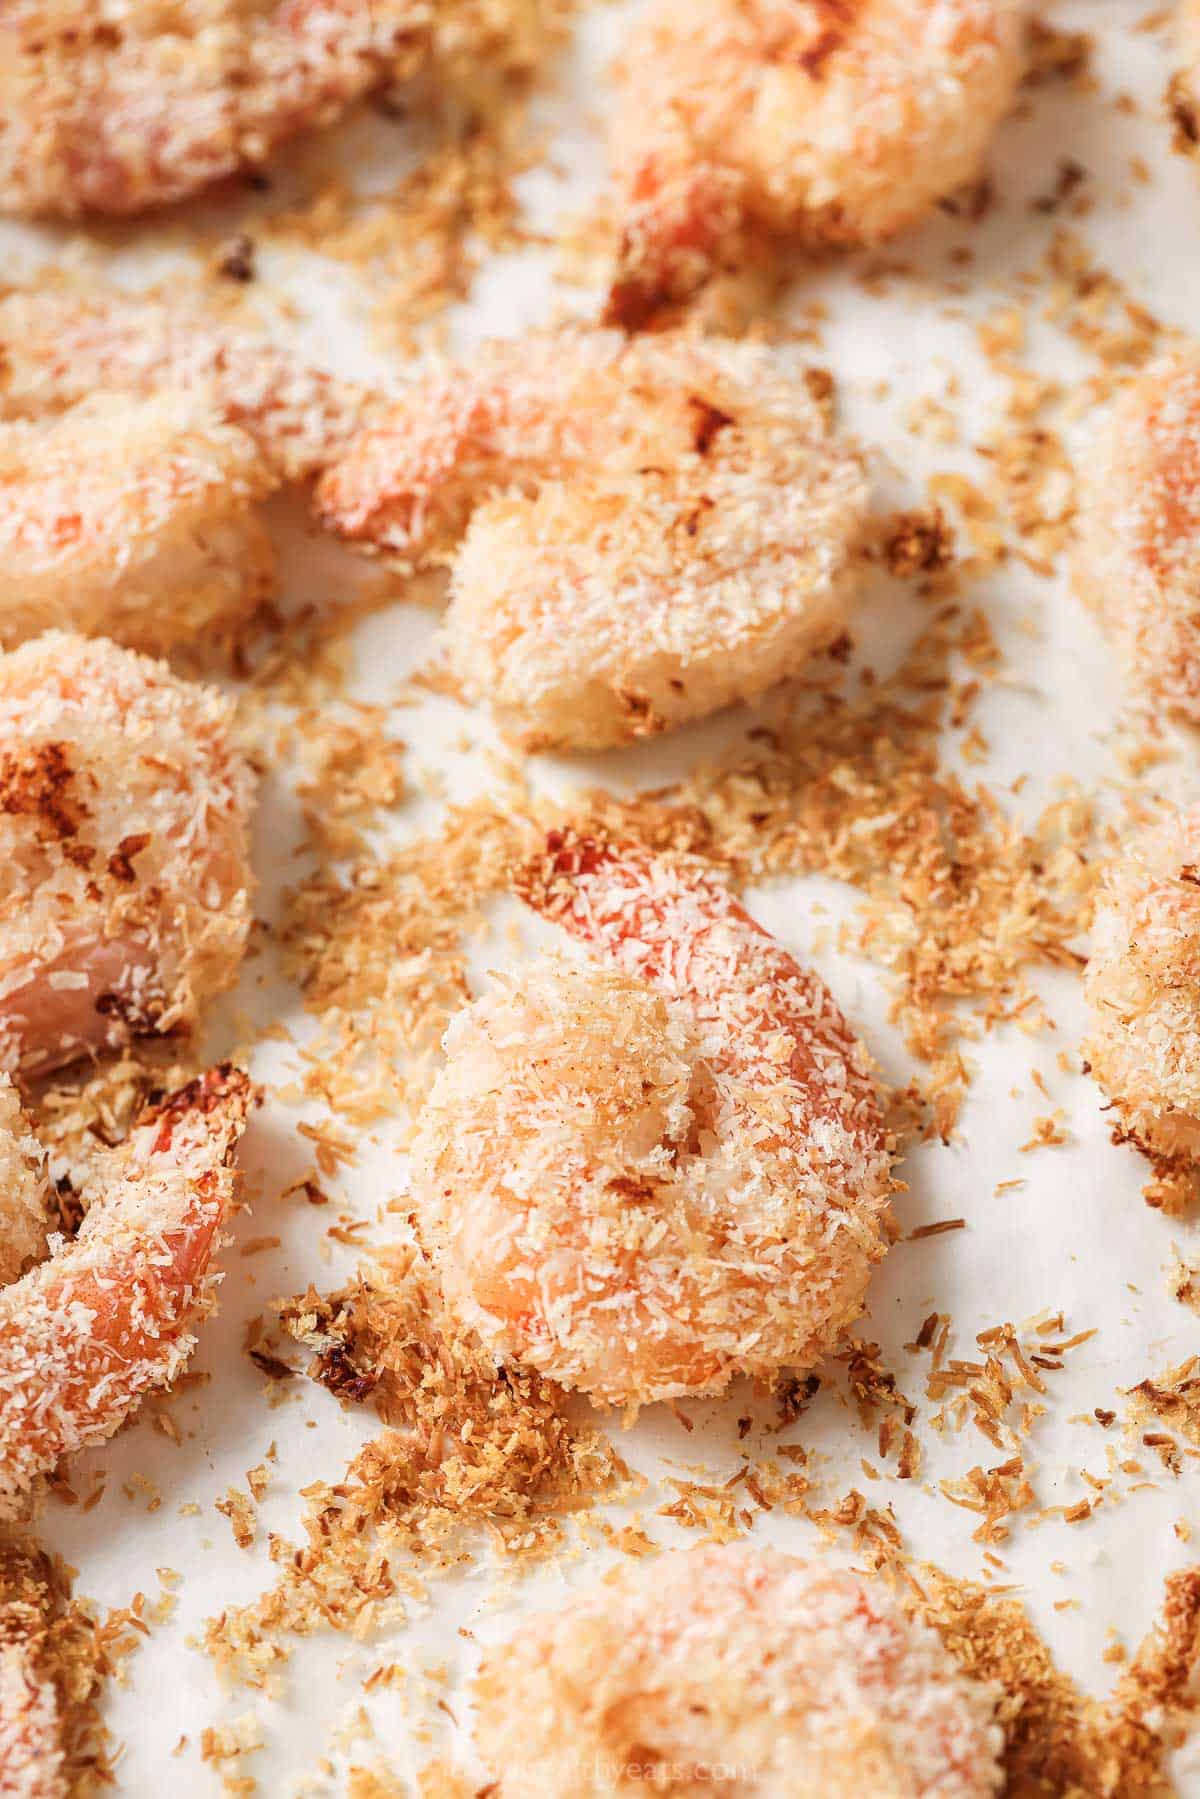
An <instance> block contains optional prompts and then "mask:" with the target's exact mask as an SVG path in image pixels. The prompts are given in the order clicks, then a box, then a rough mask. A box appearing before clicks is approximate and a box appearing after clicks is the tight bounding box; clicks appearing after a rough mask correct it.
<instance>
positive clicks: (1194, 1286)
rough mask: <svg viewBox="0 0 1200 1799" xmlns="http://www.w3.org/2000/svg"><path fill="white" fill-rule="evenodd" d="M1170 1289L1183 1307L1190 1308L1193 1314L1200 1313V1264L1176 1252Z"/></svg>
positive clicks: (1173, 1296)
mask: <svg viewBox="0 0 1200 1799" xmlns="http://www.w3.org/2000/svg"><path fill="white" fill-rule="evenodd" d="M1170 1289H1171V1295H1172V1298H1174V1299H1177V1300H1178V1301H1179V1303H1180V1305H1182V1306H1190V1307H1191V1309H1192V1311H1193V1312H1200V1262H1197V1261H1195V1260H1193V1259H1190V1258H1188V1257H1184V1256H1181V1255H1180V1254H1179V1252H1178V1250H1176V1252H1175V1263H1174V1266H1173V1267H1172V1269H1171V1273H1170Z"/></svg>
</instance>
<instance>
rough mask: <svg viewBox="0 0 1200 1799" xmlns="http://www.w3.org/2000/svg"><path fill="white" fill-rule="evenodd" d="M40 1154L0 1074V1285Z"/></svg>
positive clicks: (19, 1262) (43, 1213)
mask: <svg viewBox="0 0 1200 1799" xmlns="http://www.w3.org/2000/svg"><path fill="white" fill-rule="evenodd" d="M43 1160H44V1158H43V1156H42V1151H41V1146H40V1144H39V1143H38V1141H37V1138H36V1137H35V1136H34V1134H33V1132H32V1130H31V1129H30V1126H29V1122H28V1120H27V1119H26V1117H25V1113H24V1111H23V1109H22V1106H21V1102H20V1100H19V1098H18V1097H17V1093H16V1089H15V1088H14V1087H13V1084H12V1082H11V1081H10V1080H9V1078H8V1076H7V1075H6V1074H0V1287H5V1286H7V1285H8V1283H9V1281H15V1280H16V1278H17V1276H18V1275H19V1274H21V1273H23V1272H24V1270H25V1268H26V1267H27V1266H28V1264H29V1263H30V1262H32V1261H33V1260H34V1258H35V1257H36V1256H38V1255H40V1254H41V1252H42V1250H43V1249H44V1248H45V1246H46V1229H47V1224H48V1220H49V1204H48V1200H49V1194H48V1190H47V1186H46V1173H45V1168H44V1166H43ZM2 1790H3V1789H2V1788H0V1791H2Z"/></svg>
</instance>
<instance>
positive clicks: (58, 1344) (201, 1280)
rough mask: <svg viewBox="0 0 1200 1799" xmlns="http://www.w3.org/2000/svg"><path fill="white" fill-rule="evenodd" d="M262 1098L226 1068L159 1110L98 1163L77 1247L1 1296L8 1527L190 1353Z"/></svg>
mask: <svg viewBox="0 0 1200 1799" xmlns="http://www.w3.org/2000/svg"><path fill="white" fill-rule="evenodd" d="M252 1098H253V1090H252V1088H251V1086H250V1082H249V1081H248V1079H247V1078H246V1076H245V1075H244V1074H243V1073H242V1072H241V1070H240V1069H236V1068H232V1067H230V1066H229V1065H228V1064H226V1065H223V1066H222V1067H219V1068H213V1069H210V1070H209V1071H208V1072H207V1073H206V1074H204V1075H201V1076H199V1077H198V1078H197V1079H196V1080H194V1081H191V1082H189V1084H188V1085H187V1086H186V1087H183V1088H180V1089H179V1091H178V1092H176V1093H174V1094H172V1095H171V1096H170V1097H169V1098H168V1099H166V1100H164V1101H163V1102H162V1104H161V1105H158V1106H154V1107H151V1108H150V1110H149V1111H147V1112H146V1113H144V1114H143V1116H142V1118H141V1119H139V1120H138V1122H137V1124H136V1125H135V1127H134V1129H133V1131H132V1132H131V1134H130V1136H129V1138H128V1140H127V1141H126V1142H125V1143H124V1144H122V1145H120V1146H119V1147H118V1148H117V1149H115V1150H112V1151H110V1152H108V1153H107V1154H106V1155H105V1156H103V1157H101V1158H100V1159H99V1161H98V1164H97V1167H96V1170H95V1172H94V1173H93V1174H92V1175H91V1177H90V1179H89V1186H88V1190H87V1193H86V1194H85V1197H86V1198H89V1199H90V1200H91V1205H90V1208H89V1210H88V1213H87V1216H86V1218H85V1219H84V1221H83V1223H82V1225H81V1226H80V1228H79V1234H78V1236H77V1237H76V1238H75V1239H74V1241H72V1242H63V1241H62V1240H61V1239H60V1240H59V1241H58V1243H57V1244H56V1246H55V1247H54V1249H53V1253H52V1254H51V1256H50V1259H49V1260H48V1261H46V1262H42V1263H40V1264H39V1265H38V1266H37V1267H36V1268H33V1269H31V1270H30V1272H29V1273H28V1274H26V1275H24V1276H23V1277H22V1278H21V1279H20V1280H18V1281H15V1282H13V1283H12V1284H11V1285H10V1286H8V1287H5V1288H4V1289H3V1291H0V1516H2V1515H4V1513H5V1512H7V1513H9V1514H12V1513H13V1512H14V1511H15V1510H16V1509H17V1508H18V1506H19V1504H20V1502H21V1498H22V1495H24V1494H25V1493H26V1492H27V1491H28V1489H29V1487H30V1485H31V1484H32V1482H33V1481H34V1480H35V1479H36V1477H37V1476H38V1475H39V1474H45V1473H48V1472H49V1471H50V1470H51V1469H53V1468H54V1467H56V1466H57V1465H58V1463H59V1462H60V1461H61V1459H62V1457H63V1456H64V1455H70V1454H74V1453H75V1452H76V1451H77V1450H79V1449H83V1448H86V1447H88V1446H90V1445H93V1444H96V1443H101V1442H103V1441H104V1440H105V1439H106V1438H107V1437H111V1436H112V1435H113V1433H114V1432H115V1431H116V1430H118V1429H119V1427H120V1426H121V1425H122V1424H123V1423H124V1422H125V1420H126V1418H128V1417H129V1416H130V1415H131V1413H132V1412H134V1411H135V1410H136V1408H137V1407H138V1405H140V1403H141V1401H142V1399H143V1398H144V1396H145V1395H146V1394H147V1393H148V1392H151V1391H154V1390H156V1389H158V1388H161V1387H165V1386H168V1385H169V1384H170V1383H171V1381H172V1380H173V1379H174V1378H175V1376H176V1374H178V1372H179V1370H180V1369H181V1368H182V1367H183V1365H184V1363H185V1362H186V1360H187V1358H188V1356H189V1355H190V1354H191V1351H192V1349H193V1347H194V1345H195V1338H194V1336H193V1335H192V1330H191V1326H192V1324H193V1322H194V1321H195V1319H196V1318H197V1316H198V1315H199V1313H200V1311H201V1310H202V1308H203V1305H204V1302H205V1298H206V1293H207V1289H206V1285H205V1278H206V1275H207V1271H208V1267H209V1262H210V1260H211V1257H212V1253H213V1250H214V1249H215V1247H216V1243H217V1239H218V1237H219V1234H220V1231H221V1227H222V1224H223V1223H224V1221H225V1219H226V1217H227V1216H228V1212H229V1208H230V1205H231V1203H232V1200H233V1195H234V1190H235V1176H234V1172H233V1158H234V1152H235V1150H236V1147H237V1144H238V1141H239V1139H240V1137H241V1135H242V1132H243V1130H244V1128H245V1124H246V1118H247V1114H248V1111H249V1108H250V1104H251V1102H252Z"/></svg>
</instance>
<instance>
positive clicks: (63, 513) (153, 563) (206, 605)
mask: <svg viewBox="0 0 1200 1799" xmlns="http://www.w3.org/2000/svg"><path fill="white" fill-rule="evenodd" d="M275 484H276V483H275V478H274V476H273V474H272V472H271V470H270V468H269V467H268V465H267V463H266V461H265V460H264V458H263V456H262V454H261V452H260V451H259V449H258V446H257V445H256V444H255V442H254V440H253V439H252V438H251V437H249V436H248V435H247V434H246V433H245V432H244V431H242V430H240V429H239V428H238V427H237V426H235V425H228V424H225V423H224V422H223V421H222V419H221V418H220V416H219V415H218V414H217V413H216V412H215V411H214V409H213V407H212V406H211V405H210V404H209V403H208V402H207V401H206V400H205V399H204V398H203V397H202V396H201V395H198V394H195V393H192V394H162V395H160V396H158V397H156V398H152V399H146V400H138V399H132V400H131V399H128V398H125V397H123V396H116V395H104V396H102V397H98V398H97V399H95V400H93V401H90V402H85V403H83V404H81V405H79V406H77V407H73V408H72V409H71V410H70V411H68V412H66V413H63V414H62V415H61V416H58V417H51V418H48V419H44V420H36V421H17V422H14V423H10V424H2V425H0V647H3V648H11V647H12V646H13V645H14V644H17V643H20V642H21V641H22V640H23V639H24V638H26V637H32V636H36V635H37V633H38V632H39V631H44V630H47V629H49V628H51V627H62V628H64V629H74V630H77V631H80V632H82V633H84V635H86V636H105V637H111V638H113V639H114V640H115V641H116V642H118V643H124V644H128V645H129V646H130V647H131V648H133V649H139V650H149V651H152V652H158V653H161V652H164V651H166V650H169V649H171V648H173V647H174V646H175V645H176V644H179V643H186V642H189V641H191V642H195V641H197V640H199V639H200V638H201V637H202V635H203V634H205V633H207V632H211V631H214V630H219V629H221V628H222V627H228V626H230V625H231V624H233V623H235V622H237V621H238V620H241V619H244V618H246V617H248V616H249V615H250V614H251V613H252V612H253V611H254V610H255V608H256V607H257V606H259V605H260V604H261V603H262V602H263V601H264V600H265V599H266V598H267V597H268V595H269V594H270V593H271V591H272V588H273V586H274V576H275V554H274V549H273V547H272V544H271V539H270V537H269V536H268V534H267V531H266V528H265V526H264V525H263V523H262V521H261V519H260V518H259V516H258V514H257V512H256V510H255V502H256V501H257V500H259V499H260V498H262V497H263V496H264V495H265V494H266V493H268V492H269V491H270V490H271V488H272V487H274V486H275Z"/></svg>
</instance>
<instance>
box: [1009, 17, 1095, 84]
mask: <svg viewBox="0 0 1200 1799" xmlns="http://www.w3.org/2000/svg"><path fill="white" fill-rule="evenodd" d="M1093 49H1094V44H1093V41H1092V37H1091V34H1090V33H1089V32H1086V31H1060V30H1058V29H1056V27H1055V26H1053V25H1048V24H1046V23H1045V22H1044V21H1043V20H1041V19H1032V20H1031V21H1030V24H1029V40H1028V49H1027V53H1026V65H1025V85H1026V87H1039V86H1040V85H1041V84H1042V83H1043V82H1046V81H1080V80H1083V79H1086V78H1087V76H1088V75H1089V74H1090V72H1091V61H1092V51H1093Z"/></svg>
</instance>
